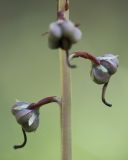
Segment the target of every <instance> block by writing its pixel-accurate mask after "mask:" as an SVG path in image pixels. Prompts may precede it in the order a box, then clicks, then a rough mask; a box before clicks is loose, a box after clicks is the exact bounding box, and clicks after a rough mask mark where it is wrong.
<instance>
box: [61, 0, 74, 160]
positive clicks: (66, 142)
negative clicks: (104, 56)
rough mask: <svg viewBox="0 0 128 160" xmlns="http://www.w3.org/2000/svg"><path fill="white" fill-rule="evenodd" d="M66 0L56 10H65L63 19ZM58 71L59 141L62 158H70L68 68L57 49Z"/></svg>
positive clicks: (67, 159)
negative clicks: (59, 91)
mask: <svg viewBox="0 0 128 160" xmlns="http://www.w3.org/2000/svg"><path fill="white" fill-rule="evenodd" d="M67 3H68V2H67V0H58V11H64V10H65V9H66V11H65V13H64V17H65V19H69V9H68V6H67ZM59 55H60V72H61V87H62V106H61V115H60V118H61V143H62V160H71V159H72V149H71V84H70V83H71V81H70V68H69V67H68V66H67V62H66V54H65V51H64V50H62V49H59Z"/></svg>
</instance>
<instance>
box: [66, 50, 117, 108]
mask: <svg viewBox="0 0 128 160" xmlns="http://www.w3.org/2000/svg"><path fill="white" fill-rule="evenodd" d="M78 57H82V58H85V59H89V60H90V61H91V62H92V67H91V72H90V75H91V77H92V79H93V81H94V82H95V83H97V84H104V85H103V88H102V102H103V103H104V104H105V105H107V106H109V107H111V106H112V104H110V103H108V102H107V101H106V100H105V92H106V88H107V85H108V83H109V80H110V77H111V76H112V75H113V74H114V73H116V71H117V68H118V66H119V60H118V56H116V55H113V54H111V53H108V54H105V55H103V56H99V57H95V56H93V55H92V54H90V53H88V52H82V51H79V52H75V53H73V54H72V55H70V57H69V63H70V61H71V60H72V59H73V58H78Z"/></svg>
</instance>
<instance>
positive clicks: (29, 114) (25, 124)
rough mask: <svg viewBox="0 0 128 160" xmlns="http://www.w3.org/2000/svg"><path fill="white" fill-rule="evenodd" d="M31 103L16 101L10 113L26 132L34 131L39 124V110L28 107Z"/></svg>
mask: <svg viewBox="0 0 128 160" xmlns="http://www.w3.org/2000/svg"><path fill="white" fill-rule="evenodd" d="M30 104H31V103H26V102H16V104H15V105H14V106H13V107H12V113H13V115H14V116H15V118H16V120H17V122H18V123H19V124H20V125H21V126H22V128H23V129H24V130H25V131H26V132H32V131H35V130H36V129H37V128H38V126H39V110H38V109H33V110H31V109H29V106H30Z"/></svg>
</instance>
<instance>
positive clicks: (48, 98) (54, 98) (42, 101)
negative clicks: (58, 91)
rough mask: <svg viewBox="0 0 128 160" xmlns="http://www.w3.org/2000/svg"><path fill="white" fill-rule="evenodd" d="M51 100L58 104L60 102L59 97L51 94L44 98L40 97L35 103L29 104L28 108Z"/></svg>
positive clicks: (39, 105)
mask: <svg viewBox="0 0 128 160" xmlns="http://www.w3.org/2000/svg"><path fill="white" fill-rule="evenodd" d="M52 102H56V103H58V104H61V100H60V98H59V97H56V96H52V97H46V98H44V99H41V100H40V101H38V102H37V103H32V104H30V106H29V109H37V108H40V107H41V106H43V105H45V104H48V103H52Z"/></svg>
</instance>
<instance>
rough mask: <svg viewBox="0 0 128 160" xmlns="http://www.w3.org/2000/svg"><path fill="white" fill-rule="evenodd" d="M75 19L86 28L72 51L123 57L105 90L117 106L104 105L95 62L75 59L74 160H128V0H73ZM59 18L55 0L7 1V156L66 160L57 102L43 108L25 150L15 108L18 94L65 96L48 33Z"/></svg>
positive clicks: (3, 70) (0, 23)
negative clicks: (94, 71)
mask: <svg viewBox="0 0 128 160" xmlns="http://www.w3.org/2000/svg"><path fill="white" fill-rule="evenodd" d="M70 18H71V19H72V20H73V21H74V22H78V23H80V24H81V25H80V28H81V30H82V31H83V39H82V40H81V42H80V43H79V44H76V45H75V46H74V47H73V48H72V52H73V51H76V50H86V51H89V52H92V53H94V54H95V55H102V54H104V53H107V52H112V53H114V54H118V55H119V59H120V67H119V69H118V73H117V74H115V75H114V76H113V77H112V78H111V81H110V84H109V87H108V90H107V94H106V97H107V100H108V101H110V102H112V103H113V107H112V108H108V107H106V106H105V105H104V104H102V102H101V99H100V97H101V89H102V86H99V85H96V84H94V83H93V82H92V81H91V79H90V75H89V70H90V62H88V61H84V60H82V59H81V60H80V59H77V60H74V61H73V63H76V64H77V65H78V68H77V69H74V70H72V150H73V160H79V159H80V160H82V159H87V160H103V159H104V160H108V159H109V160H128V125H127V124H128V89H127V88H128V87H127V82H128V75H127V73H128V71H127V69H128V63H127V58H128V54H127V49H128V31H127V30H128V1H127V0H85V1H84V0H79V1H78V0H70ZM55 19H56V1H55V0H49V1H45V0H0V75H1V76H0V160H17V159H18V160H22V159H31V160H35V159H37V160H42V159H46V160H53V159H55V160H60V156H61V154H60V122H59V108H58V106H57V105H56V104H49V105H47V106H46V107H44V108H42V109H41V115H40V127H39V128H38V130H37V131H36V132H35V133H29V134H28V144H27V146H26V147H25V148H23V149H21V150H14V149H13V148H12V146H13V145H14V144H19V143H21V142H22V139H23V137H22V133H21V129H20V126H19V125H18V124H17V123H16V121H15V119H14V117H13V116H12V114H11V112H10V110H11V106H12V105H13V104H14V103H15V99H19V100H22V101H28V102H35V101H38V100H39V99H41V98H44V97H46V96H51V95H60V94H61V91H60V90H61V89H60V88H61V87H60V86H61V85H60V69H59V56H58V52H57V50H54V51H53V50H50V49H49V48H48V45H47V36H44V37H42V36H41V34H42V33H43V32H45V31H47V30H48V26H49V23H51V22H52V21H54V20H55Z"/></svg>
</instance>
